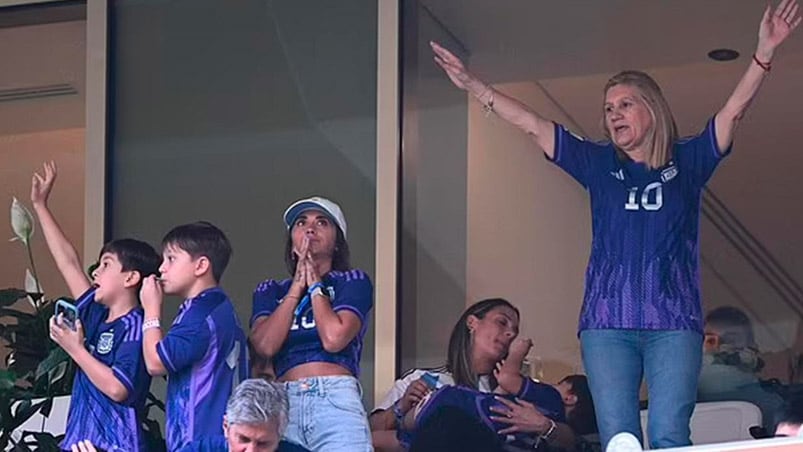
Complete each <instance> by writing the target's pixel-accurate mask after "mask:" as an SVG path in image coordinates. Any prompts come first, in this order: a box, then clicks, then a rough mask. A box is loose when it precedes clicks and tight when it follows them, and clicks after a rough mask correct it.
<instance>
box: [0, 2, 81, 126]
mask: <svg viewBox="0 0 803 452" xmlns="http://www.w3.org/2000/svg"><path fill="white" fill-rule="evenodd" d="M56 11H57V10H56V9H53V8H50V9H46V10H44V11H43V14H42V15H41V16H37V18H38V20H40V21H41V20H45V19H48V20H46V21H45V22H46V23H34V24H31V23H32V22H36V21H34V20H33V19H34V18H32V17H31V16H30V15H25V14H22V13H21V11H19V10H18V9H17V8H10V9H8V8H0V58H2V61H3V70H2V71H0V92H2V91H3V90H8V89H18V88H31V87H42V86H49V85H57V84H68V85H70V86H71V87H72V88H74V91H75V94H68V95H59V96H50V97H40V98H33V99H23V100H14V101H5V102H0V136H8V135H15V134H21V133H31V132H38V131H44V130H57V129H69V128H76V127H83V126H84V96H85V88H86V22H85V21H84V20H69V21H67V22H60V21H56V20H57V19H58V17H62V16H58V17H55V16H53V15H52V14H50V13H54V12H56ZM58 11H60V13H64V14H66V13H68V12H69V13H70V14H72V15H67V16H64V17H65V18H69V19H72V18H73V16H74V15H75V14H73V13H74V11H72V10H58ZM71 11H72V12H71ZM62 15H63V14H62ZM12 16H13V17H17V19H20V18H23V19H25V21H24V25H18V26H13V27H10V26H8V27H7V26H5V24H8V23H10V22H9V20H10V19H9V17H12ZM7 19H8V20H7Z"/></svg>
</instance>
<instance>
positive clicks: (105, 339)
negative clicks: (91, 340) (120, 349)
mask: <svg viewBox="0 0 803 452" xmlns="http://www.w3.org/2000/svg"><path fill="white" fill-rule="evenodd" d="M112 347H114V333H113V332H106V333H102V334H101V335H100V338H98V346H97V351H98V353H99V354H101V355H105V354H106V353H109V352H110V351H112Z"/></svg>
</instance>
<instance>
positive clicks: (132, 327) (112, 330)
mask: <svg viewBox="0 0 803 452" xmlns="http://www.w3.org/2000/svg"><path fill="white" fill-rule="evenodd" d="M76 304H77V307H78V314H79V317H80V319H81V325H82V326H83V329H84V336H85V344H86V347H87V349H89V352H90V353H91V354H92V356H93V357H94V358H95V359H97V360H98V361H100V362H102V363H103V364H105V365H106V366H108V367H110V368H111V369H112V372H113V373H114V376H115V377H117V379H118V380H119V381H120V383H122V384H123V386H125V388H126V389H127V390H128V398H126V400H124V401H122V402H115V401H113V400H112V399H110V398H108V397H107V396H106V395H105V394H103V392H101V391H100V390H99V389H98V388H97V387H95V385H94V384H93V383H92V382H91V381H90V380H89V377H87V375H86V374H85V373H84V371H83V370H82V369H81V368H78V369H76V372H75V380H74V381H73V389H72V398H71V399H70V410H69V412H68V414H67V431H66V433H65V436H64V440H63V441H62V443H61V447H62V448H64V449H69V448H70V446H72V445H73V444H75V443H77V442H78V441H83V440H87V439H88V440H90V441H92V444H94V445H95V446H97V447H99V448H101V449H103V450H107V451H114V450H120V451H144V450H145V444H144V437H143V432H142V428H141V421H142V419H143V416H144V414H145V413H144V408H145V398H146V397H147V395H148V388H149V387H150V385H151V377H150V375H148V370H147V369H146V367H145V360H144V359H143V357H142V318H143V312H142V309H141V308H136V309H133V310H131V311H130V312H129V313H128V314H126V315H124V316H122V317H120V318H117V319H115V320H113V321H111V322H108V323H107V322H106V318H107V316H108V314H109V309H108V308H106V307H105V306H103V305H102V304H99V303H96V302H95V289H94V288H92V289H89V290H88V291H86V292H85V293H84V294H83V295H81V296H80V297H79V298H78V300H76Z"/></svg>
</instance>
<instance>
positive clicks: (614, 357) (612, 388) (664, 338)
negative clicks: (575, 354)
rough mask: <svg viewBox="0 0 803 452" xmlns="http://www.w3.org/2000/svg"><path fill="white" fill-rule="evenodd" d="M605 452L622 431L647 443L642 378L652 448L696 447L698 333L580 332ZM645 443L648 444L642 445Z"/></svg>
mask: <svg viewBox="0 0 803 452" xmlns="http://www.w3.org/2000/svg"><path fill="white" fill-rule="evenodd" d="M580 347H581V349H582V354H583V366H584V367H585V370H586V373H587V374H588V383H589V386H590V388H591V395H592V397H593V398H594V407H595V411H596V414H597V425H598V426H599V433H600V440H601V441H602V444H603V448H604V447H605V446H606V445H607V444H608V441H610V439H611V437H613V435H615V434H617V433H619V432H630V433H632V434H634V435H636V437H637V438H639V440H640V441H642V434H641V418H640V416H639V389H640V387H641V379H642V377H645V378H646V380H647V391H648V398H649V415H648V421H647V437H648V438H649V441H650V448H652V449H660V448H665V447H678V446H687V445H689V444H691V439H690V430H689V420H690V419H691V414H692V412H693V411H694V404H695V402H696V399H697V378H698V377H699V375H700V365H701V362H702V350H703V337H702V335H701V334H700V333H698V332H696V331H687V330H678V331H668V330H658V331H652V330H585V331H582V332H581V333H580ZM642 442H643V441H642Z"/></svg>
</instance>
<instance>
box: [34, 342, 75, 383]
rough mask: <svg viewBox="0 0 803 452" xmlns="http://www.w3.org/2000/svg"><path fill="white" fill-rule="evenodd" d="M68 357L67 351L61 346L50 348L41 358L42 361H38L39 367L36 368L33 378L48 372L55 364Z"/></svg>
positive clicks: (40, 376) (38, 377) (64, 360)
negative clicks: (44, 356)
mask: <svg viewBox="0 0 803 452" xmlns="http://www.w3.org/2000/svg"><path fill="white" fill-rule="evenodd" d="M68 359H70V357H69V355H67V352H65V351H64V349H62V348H61V347H57V348H54V349H53V350H50V353H48V355H47V357H46V358H45V359H44V360H42V362H41V363H39V367H37V368H36V373H35V374H34V378H35V379H37V380H38V379H40V378H42V375H45V374H48V373H50V372H51V371H52V370H53V369H54V368H55V367H56V366H58V365H59V364H61V363H63V362H66V361H67V360H68ZM51 381H52V380H51Z"/></svg>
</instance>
